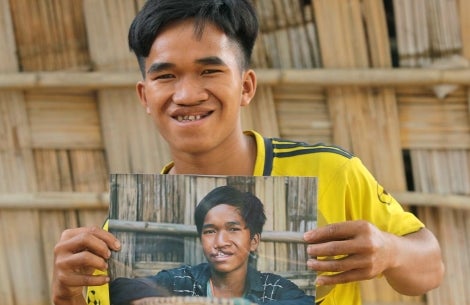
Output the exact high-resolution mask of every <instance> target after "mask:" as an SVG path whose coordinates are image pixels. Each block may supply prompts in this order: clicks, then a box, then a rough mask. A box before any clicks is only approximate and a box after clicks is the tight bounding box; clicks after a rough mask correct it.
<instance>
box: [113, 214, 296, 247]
mask: <svg viewBox="0 0 470 305" xmlns="http://www.w3.org/2000/svg"><path fill="white" fill-rule="evenodd" d="M109 229H113V230H116V231H123V232H140V233H156V234H169V235H178V236H190V237H198V235H197V230H196V226H195V225H186V224H179V223H158V222H150V221H125V220H115V219H110V220H109ZM261 240H262V241H270V242H274V241H275V242H294V243H303V242H304V239H303V232H293V231H270V230H267V231H263V234H262V236H261Z"/></svg>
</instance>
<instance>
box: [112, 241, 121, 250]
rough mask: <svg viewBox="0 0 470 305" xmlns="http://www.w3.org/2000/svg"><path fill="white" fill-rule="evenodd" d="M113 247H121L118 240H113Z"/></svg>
mask: <svg viewBox="0 0 470 305" xmlns="http://www.w3.org/2000/svg"><path fill="white" fill-rule="evenodd" d="M114 247H115V248H116V249H121V243H120V242H119V240H116V241H115V242H114Z"/></svg>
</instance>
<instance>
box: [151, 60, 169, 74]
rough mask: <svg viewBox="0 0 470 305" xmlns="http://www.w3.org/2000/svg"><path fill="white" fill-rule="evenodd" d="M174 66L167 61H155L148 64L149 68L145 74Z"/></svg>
mask: <svg viewBox="0 0 470 305" xmlns="http://www.w3.org/2000/svg"><path fill="white" fill-rule="evenodd" d="M175 66H176V65H175V64H172V63H169V62H156V63H153V64H152V65H151V66H150V68H149V69H148V70H147V74H151V73H155V72H159V71H163V70H167V69H170V68H174V67H175Z"/></svg>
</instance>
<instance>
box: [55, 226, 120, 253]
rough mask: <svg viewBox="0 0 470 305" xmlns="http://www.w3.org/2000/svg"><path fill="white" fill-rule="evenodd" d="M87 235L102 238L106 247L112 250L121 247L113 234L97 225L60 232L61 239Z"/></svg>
mask: <svg viewBox="0 0 470 305" xmlns="http://www.w3.org/2000/svg"><path fill="white" fill-rule="evenodd" d="M89 235H91V236H94V237H96V238H98V239H100V240H102V241H103V242H104V243H105V244H106V245H107V247H108V248H110V249H112V250H115V251H117V250H119V249H120V248H121V244H120V242H119V240H117V239H116V237H115V236H114V235H113V234H111V233H110V232H108V231H105V230H103V229H101V228H98V227H81V228H74V229H69V230H65V231H64V232H63V233H62V236H61V241H66V240H70V239H75V238H77V236H81V237H82V238H85V236H89Z"/></svg>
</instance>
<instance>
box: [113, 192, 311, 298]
mask: <svg viewBox="0 0 470 305" xmlns="http://www.w3.org/2000/svg"><path fill="white" fill-rule="evenodd" d="M194 220H195V223H196V228H197V232H198V235H199V238H200V241H201V244H202V249H203V252H204V256H205V257H206V259H207V263H202V264H199V265H196V266H188V265H185V266H182V267H179V268H174V269H169V270H163V271H161V272H159V273H158V274H157V275H155V276H151V277H147V278H134V279H129V278H117V279H116V280H114V281H112V282H111V283H110V297H111V304H113V305H126V304H131V302H132V301H135V300H138V299H142V298H147V297H161V296H203V297H207V296H209V297H218V298H231V299H241V298H242V299H245V300H248V301H250V302H249V303H256V304H266V305H269V304H272V305H311V304H313V303H314V298H313V296H308V295H306V294H305V293H304V292H303V291H302V290H301V289H299V287H297V285H295V284H294V283H293V282H291V281H289V280H287V279H285V278H283V277H281V276H279V275H276V274H273V273H261V272H259V271H257V270H256V269H255V268H253V267H251V266H249V260H250V257H251V256H250V255H251V254H254V253H255V252H256V250H257V248H258V245H259V242H260V238H261V232H262V230H263V226H264V223H265V221H266V215H265V214H264V208H263V204H262V203H261V201H260V200H259V199H258V198H257V197H256V196H254V195H253V194H251V193H249V192H241V191H239V190H237V189H235V188H233V187H230V186H220V187H217V188H215V189H213V190H212V191H210V192H209V193H208V194H207V195H206V196H205V197H204V198H203V199H202V200H201V202H200V203H199V204H198V206H197V207H196V210H195V213H194ZM237 301H238V302H237V303H246V302H243V301H241V300H237Z"/></svg>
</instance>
